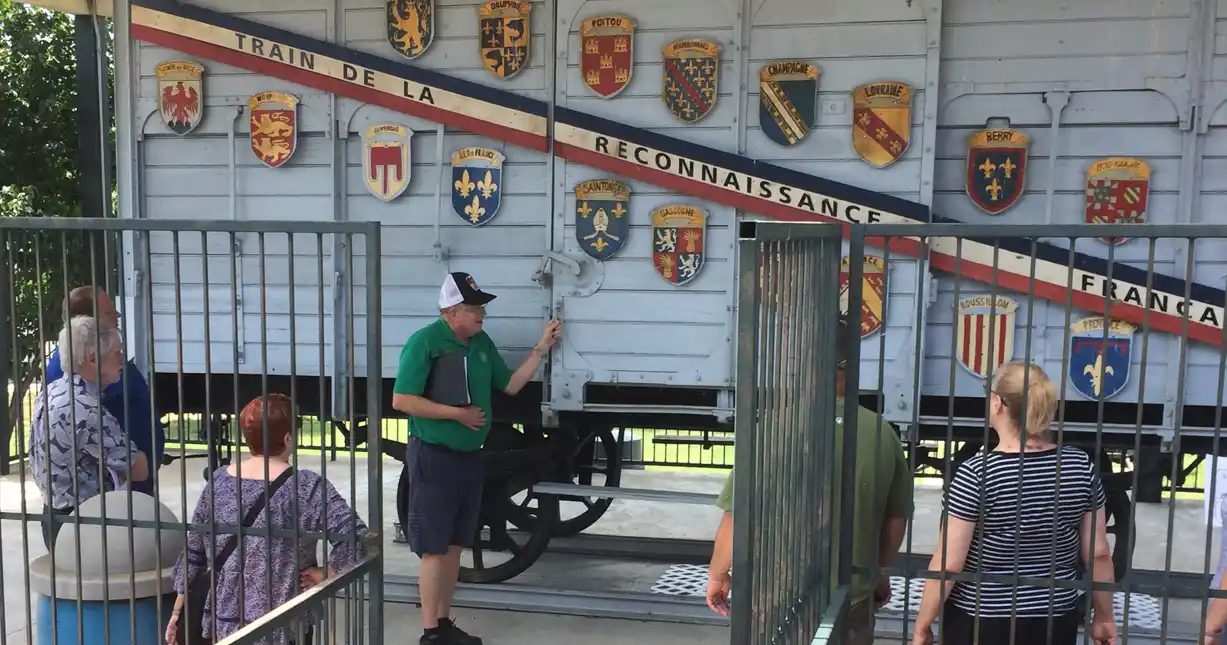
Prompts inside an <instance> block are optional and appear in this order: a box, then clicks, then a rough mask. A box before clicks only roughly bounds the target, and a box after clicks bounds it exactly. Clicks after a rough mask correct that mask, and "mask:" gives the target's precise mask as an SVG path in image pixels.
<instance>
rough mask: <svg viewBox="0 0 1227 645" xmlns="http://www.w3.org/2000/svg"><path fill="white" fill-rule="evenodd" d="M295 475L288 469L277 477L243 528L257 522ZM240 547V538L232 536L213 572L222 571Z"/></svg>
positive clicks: (252, 508)
mask: <svg viewBox="0 0 1227 645" xmlns="http://www.w3.org/2000/svg"><path fill="white" fill-rule="evenodd" d="M293 473H294V469H293V468H286V469H285V471H284V472H282V473H281V474H280V475H279V476H278V477H277V479H274V480H273V481H272V483H270V484H269V486H268V490H267V491H266V492H265V494H263V495H261V496H260V499H258V500H256V503H255V504H254V505H253V506H252V507H251V510H250V511H247V516H246V517H244V518H243V526H251V523H252V522H254V521H256V516H257V515H259V514H260V511H262V510H264V507H265V506H266V505H267V504H268V500H269V498H270V497H272V496H273V494H275V493H276V492H277V489H279V488H281V485H282V484H284V483H285V482H286V481H287V480H289V478H290V477H291V476H292V475H293ZM238 546H239V536H237V535H232V536H230V541H229V542H227V543H226V547H225V548H224V549H222V551H221V553H218V554H217V558H216V559H215V560H214V561H213V570H214V571H221V569H222V565H224V564H225V563H226V560H227V559H229V558H230V554H231V553H234V550H235V549H236V548H238Z"/></svg>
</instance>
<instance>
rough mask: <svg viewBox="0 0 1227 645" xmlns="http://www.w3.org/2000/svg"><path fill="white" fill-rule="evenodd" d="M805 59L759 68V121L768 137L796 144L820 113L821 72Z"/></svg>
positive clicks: (807, 131)
mask: <svg viewBox="0 0 1227 645" xmlns="http://www.w3.org/2000/svg"><path fill="white" fill-rule="evenodd" d="M820 73H821V70H819V69H818V67H817V66H816V65H811V64H809V63H807V62H805V61H799V60H790V61H782V62H779V63H771V64H770V65H764V66H763V68H762V69H761V70H759V72H758V125H759V127H760V128H762V130H763V134H765V135H767V138H768V139H771V140H772V141H774V142H776V143H778V144H780V145H782V146H794V145H796V144H798V143H800V142H801V140H802V139H804V138H805V136H806V135H808V134H809V131H810V129H811V128H813V127H814V121H815V120H816V118H817V114H818V75H819V74H820Z"/></svg>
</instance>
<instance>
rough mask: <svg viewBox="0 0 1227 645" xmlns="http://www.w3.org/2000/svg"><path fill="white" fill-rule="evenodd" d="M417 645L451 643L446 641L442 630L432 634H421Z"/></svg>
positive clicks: (443, 644)
mask: <svg viewBox="0 0 1227 645" xmlns="http://www.w3.org/2000/svg"><path fill="white" fill-rule="evenodd" d="M418 645H451V641H449V640H448V639H447V636H446V635H444V633H443V631H442V630H438V629H436V630H435V631H434V633H433V634H426V633H423V634H422V638H421V639H419V640H418Z"/></svg>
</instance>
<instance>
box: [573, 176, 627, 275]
mask: <svg viewBox="0 0 1227 645" xmlns="http://www.w3.org/2000/svg"><path fill="white" fill-rule="evenodd" d="M630 198H631V189H630V186H627V185H626V184H624V183H622V182H620V181H614V180H613V179H591V180H589V181H581V182H579V183H578V184H576V185H575V240H576V241H577V242H579V247H580V248H581V249H583V250H584V253H587V254H588V255H590V256H592V257H594V258H596V259H598V260H608V259H609V258H612V257H613V256H614V255H616V254H617V253H618V251H619V250H621V249H622V247H623V246H625V245H626V238H627V236H628V235H630V232H631V218H630V210H629V209H628V208H627V207H628V206H629V205H630Z"/></svg>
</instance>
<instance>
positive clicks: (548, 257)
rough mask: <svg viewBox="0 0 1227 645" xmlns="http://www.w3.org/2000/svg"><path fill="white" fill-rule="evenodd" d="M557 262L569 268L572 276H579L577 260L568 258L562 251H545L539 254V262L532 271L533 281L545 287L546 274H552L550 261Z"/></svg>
mask: <svg viewBox="0 0 1227 645" xmlns="http://www.w3.org/2000/svg"><path fill="white" fill-rule="evenodd" d="M554 262H558V263H561V264H562V265H564V266H566V267H567V268H568V269H570V273H571V275H572V276H574V277H577V278H578V277H579V273H580V266H579V262H576V261H575V260H574V259H572V258H569V257H567V256H565V255H563V254H562V253H558V252H556V251H546V252H545V253H542V254H541V264H539V265H537V270H536V271H535V272H533V282H535V283H537V284H538V285H540V286H542V287H545V286H546V284H545V282H546V276H552V275H554V271H553V266H552V263H554Z"/></svg>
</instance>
